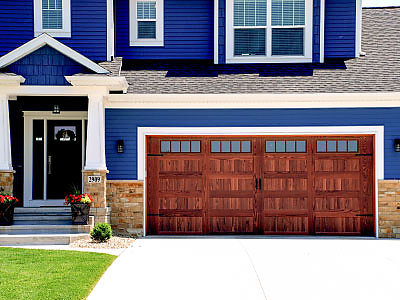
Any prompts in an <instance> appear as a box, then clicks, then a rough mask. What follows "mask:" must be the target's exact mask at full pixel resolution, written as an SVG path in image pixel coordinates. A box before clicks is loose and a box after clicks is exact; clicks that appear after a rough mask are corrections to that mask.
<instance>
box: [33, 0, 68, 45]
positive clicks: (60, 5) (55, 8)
mask: <svg viewBox="0 0 400 300" xmlns="http://www.w3.org/2000/svg"><path fill="white" fill-rule="evenodd" d="M70 5H71V0H34V8H35V10H34V14H35V36H38V35H40V34H41V33H43V32H46V33H47V34H49V35H51V36H53V37H71V8H70Z"/></svg>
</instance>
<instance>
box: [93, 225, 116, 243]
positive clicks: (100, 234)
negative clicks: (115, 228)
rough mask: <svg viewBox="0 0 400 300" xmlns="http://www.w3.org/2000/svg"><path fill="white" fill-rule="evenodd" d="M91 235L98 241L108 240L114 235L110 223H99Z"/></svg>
mask: <svg viewBox="0 0 400 300" xmlns="http://www.w3.org/2000/svg"><path fill="white" fill-rule="evenodd" d="M90 237H91V238H92V239H93V240H95V241H96V242H100V243H104V242H107V241H108V240H109V239H110V238H111V237H112V230H111V226H110V224H107V223H97V224H96V225H95V226H94V227H93V229H92V231H91V232H90Z"/></svg>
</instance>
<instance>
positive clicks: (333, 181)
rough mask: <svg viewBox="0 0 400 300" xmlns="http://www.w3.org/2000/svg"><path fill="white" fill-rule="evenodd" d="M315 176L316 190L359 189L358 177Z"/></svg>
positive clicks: (354, 190)
mask: <svg viewBox="0 0 400 300" xmlns="http://www.w3.org/2000/svg"><path fill="white" fill-rule="evenodd" d="M331 176H333V175H330V177H322V176H321V177H316V178H315V190H316V192H358V191H360V178H340V177H333V178H332V177H331Z"/></svg>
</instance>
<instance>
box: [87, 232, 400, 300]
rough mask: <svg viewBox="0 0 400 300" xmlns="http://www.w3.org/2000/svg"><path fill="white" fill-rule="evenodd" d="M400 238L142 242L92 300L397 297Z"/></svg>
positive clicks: (110, 272)
mask: <svg viewBox="0 0 400 300" xmlns="http://www.w3.org/2000/svg"><path fill="white" fill-rule="evenodd" d="M399 282H400V240H375V239H346V238H344V239H328V238H304V239H300V238H240V237H236V238H144V239H139V240H137V241H136V242H135V243H134V245H133V247H132V248H130V249H127V250H126V251H125V252H124V253H123V254H122V255H121V256H120V257H119V258H118V259H117V260H116V261H115V262H114V263H113V264H112V266H111V267H110V268H109V269H108V270H107V272H106V273H105V274H104V276H103V277H102V278H101V280H100V281H99V283H98V284H97V286H96V287H95V289H94V290H93V292H92V294H91V295H90V296H89V298H88V299H89V300H95V299H134V300H197V299H198V300H214V299H215V300H224V299H226V300H247V299H248V300H265V299H268V300H294V299H296V300H303V299H304V300H314V299H315V300H330V299H332V300H338V299H340V300H346V299H349V300H350V299H351V300H357V299H362V300H369V299H371V300H372V299H373V300H376V299H383V300H391V299H393V300H394V299H396V300H398V299H400V289H399V286H400V283H399Z"/></svg>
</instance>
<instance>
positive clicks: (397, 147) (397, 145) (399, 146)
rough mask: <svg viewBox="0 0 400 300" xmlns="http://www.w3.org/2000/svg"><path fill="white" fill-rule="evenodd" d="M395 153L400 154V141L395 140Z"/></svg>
mask: <svg viewBox="0 0 400 300" xmlns="http://www.w3.org/2000/svg"><path fill="white" fill-rule="evenodd" d="M394 151H396V152H400V139H395V140H394Z"/></svg>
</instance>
